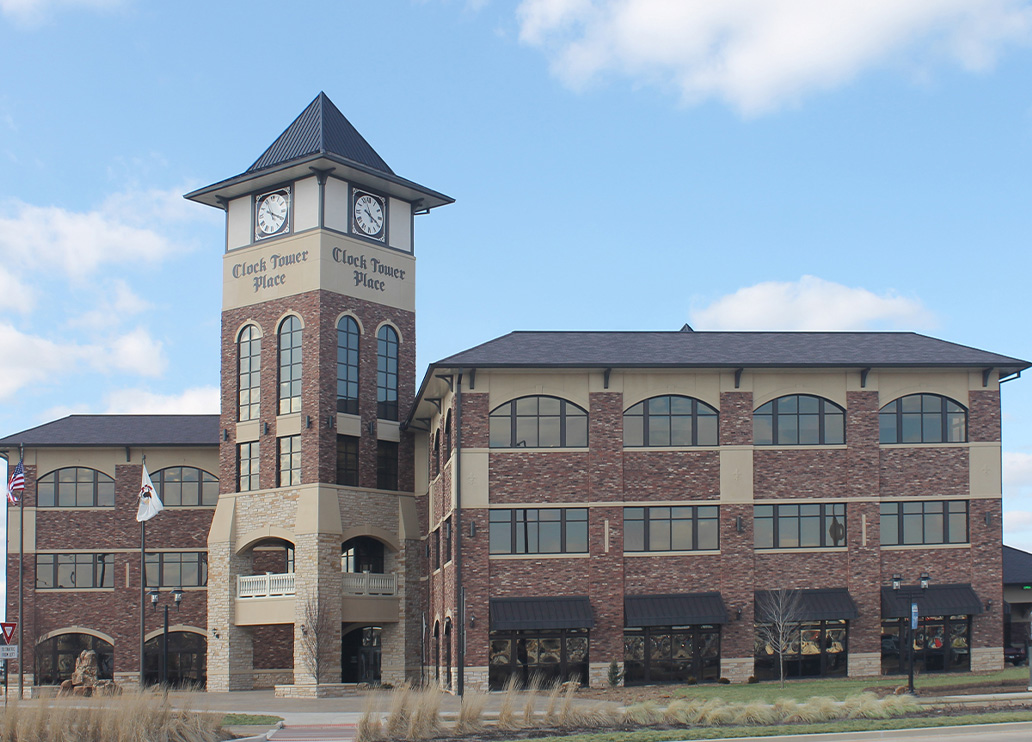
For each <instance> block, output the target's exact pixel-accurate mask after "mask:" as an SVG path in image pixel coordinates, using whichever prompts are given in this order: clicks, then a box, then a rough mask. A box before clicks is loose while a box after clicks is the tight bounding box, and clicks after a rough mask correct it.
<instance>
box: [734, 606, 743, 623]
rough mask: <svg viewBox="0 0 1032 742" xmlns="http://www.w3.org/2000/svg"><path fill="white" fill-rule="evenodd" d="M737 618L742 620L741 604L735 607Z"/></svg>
mask: <svg viewBox="0 0 1032 742" xmlns="http://www.w3.org/2000/svg"><path fill="white" fill-rule="evenodd" d="M735 620H736V621H741V620H742V607H741V606H739V607H738V608H736V609H735Z"/></svg>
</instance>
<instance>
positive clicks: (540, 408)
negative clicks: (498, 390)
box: [490, 396, 588, 448]
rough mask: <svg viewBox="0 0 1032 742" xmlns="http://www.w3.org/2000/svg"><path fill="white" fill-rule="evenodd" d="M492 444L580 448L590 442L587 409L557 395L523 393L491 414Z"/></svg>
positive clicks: (521, 446)
mask: <svg viewBox="0 0 1032 742" xmlns="http://www.w3.org/2000/svg"><path fill="white" fill-rule="evenodd" d="M490 427H491V434H490V435H491V448H578V447H584V446H587V445H588V413H587V412H585V411H584V410H582V409H581V408H580V407H578V406H577V405H575V404H574V403H573V402H567V401H566V400H565V399H559V398H558V397H544V396H535V397H520V398H519V399H514V400H512V401H511V402H506V403H505V404H503V405H501V406H499V407H496V408H495V410H494V411H493V412H492V413H491V417H490Z"/></svg>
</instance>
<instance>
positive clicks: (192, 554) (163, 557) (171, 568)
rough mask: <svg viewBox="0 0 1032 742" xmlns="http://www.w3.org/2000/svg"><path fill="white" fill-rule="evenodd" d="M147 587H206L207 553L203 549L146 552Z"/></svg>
mask: <svg viewBox="0 0 1032 742" xmlns="http://www.w3.org/2000/svg"><path fill="white" fill-rule="evenodd" d="M146 562H147V584H146V586H147V587H169V588H172V587H206V586H207V584H208V554H207V552H204V551H181V552H159V553H156V554H154V553H151V554H147V559H146Z"/></svg>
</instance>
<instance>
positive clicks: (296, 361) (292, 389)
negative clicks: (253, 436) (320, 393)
mask: <svg viewBox="0 0 1032 742" xmlns="http://www.w3.org/2000/svg"><path fill="white" fill-rule="evenodd" d="M300 411H301V320H300V319H298V318H297V317H295V316H293V315H291V316H290V317H287V318H286V319H285V320H283V324H281V325H280V329H279V414H280V415H286V414H288V413H290V412H300Z"/></svg>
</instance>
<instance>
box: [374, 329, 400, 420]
mask: <svg viewBox="0 0 1032 742" xmlns="http://www.w3.org/2000/svg"><path fill="white" fill-rule="evenodd" d="M376 416H377V417H378V418H380V419H381V420H397V419H398V333H396V332H395V331H394V328H393V327H391V326H390V325H384V326H383V327H381V328H380V331H379V332H377V333H376Z"/></svg>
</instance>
